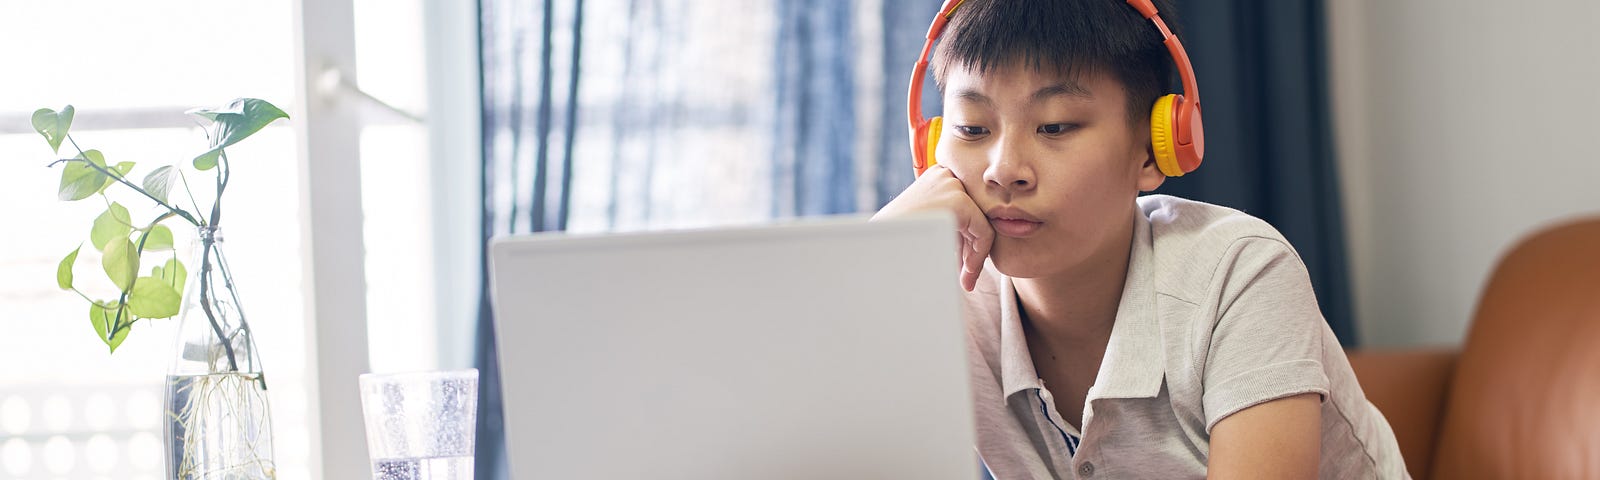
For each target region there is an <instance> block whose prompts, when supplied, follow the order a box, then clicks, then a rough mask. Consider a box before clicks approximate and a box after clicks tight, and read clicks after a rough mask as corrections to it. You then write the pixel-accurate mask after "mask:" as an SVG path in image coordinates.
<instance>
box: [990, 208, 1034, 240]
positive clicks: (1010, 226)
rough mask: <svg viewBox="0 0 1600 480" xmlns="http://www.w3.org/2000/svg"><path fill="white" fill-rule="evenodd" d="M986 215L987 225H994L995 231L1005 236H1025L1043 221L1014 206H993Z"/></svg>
mask: <svg viewBox="0 0 1600 480" xmlns="http://www.w3.org/2000/svg"><path fill="white" fill-rule="evenodd" d="M988 216H989V225H990V226H993V227H994V231H995V233H999V234H1001V235H1005V236H1007V237H1014V238H1023V237H1027V236H1030V235H1033V234H1034V232H1038V231H1039V228H1040V227H1042V226H1044V222H1043V221H1040V220H1039V218H1038V217H1035V216H1033V215H1031V214H1029V213H1028V212H1025V211H1022V209H1019V208H1015V207H997V208H993V209H990V210H989V212H988Z"/></svg>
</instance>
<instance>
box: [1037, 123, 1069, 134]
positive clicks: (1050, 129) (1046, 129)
mask: <svg viewBox="0 0 1600 480" xmlns="http://www.w3.org/2000/svg"><path fill="white" fill-rule="evenodd" d="M1077 127H1078V126H1077V125H1076V124H1071V123H1052V124H1048V125H1040V126H1039V133H1043V134H1045V135H1060V134H1063V133H1067V132H1070V131H1072V130H1074V129H1077Z"/></svg>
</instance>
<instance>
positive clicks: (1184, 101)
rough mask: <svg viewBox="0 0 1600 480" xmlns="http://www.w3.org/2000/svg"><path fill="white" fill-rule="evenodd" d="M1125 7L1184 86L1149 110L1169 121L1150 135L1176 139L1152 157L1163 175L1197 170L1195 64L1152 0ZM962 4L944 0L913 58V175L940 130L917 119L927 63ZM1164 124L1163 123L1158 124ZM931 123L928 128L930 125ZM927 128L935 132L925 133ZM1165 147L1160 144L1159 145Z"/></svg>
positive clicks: (909, 112) (1200, 134) (1133, 0)
mask: <svg viewBox="0 0 1600 480" xmlns="http://www.w3.org/2000/svg"><path fill="white" fill-rule="evenodd" d="M1126 1H1127V3H1128V5H1130V6H1132V7H1133V8H1134V10H1137V11H1138V12H1139V15H1140V16H1143V17H1144V18H1145V19H1147V20H1150V21H1151V23H1153V24H1155V27H1156V29H1157V30H1159V31H1160V32H1161V43H1162V44H1163V45H1166V47H1167V53H1168V54H1170V55H1171V56H1172V61H1173V63H1174V64H1175V65H1176V66H1177V68H1178V78H1179V79H1180V81H1181V82H1182V84H1183V93H1184V94H1183V95H1176V96H1175V98H1174V99H1173V100H1171V101H1168V100H1167V99H1166V98H1165V97H1163V101H1160V102H1157V106H1158V107H1163V106H1164V105H1167V104H1170V105H1171V108H1172V111H1170V112H1160V111H1157V112H1153V113H1152V117H1156V118H1162V119H1167V120H1170V123H1171V125H1170V126H1163V125H1155V124H1154V123H1153V124H1152V132H1153V134H1155V135H1162V134H1163V132H1166V133H1167V134H1170V135H1172V136H1173V137H1175V138H1158V139H1155V140H1154V141H1155V142H1156V143H1157V146H1158V150H1160V149H1161V147H1162V146H1165V147H1166V148H1167V149H1168V152H1166V153H1167V155H1166V156H1165V157H1163V155H1162V153H1163V152H1160V151H1158V152H1157V156H1158V157H1163V158H1168V157H1170V159H1169V160H1168V162H1170V163H1171V166H1170V167H1168V166H1167V165H1163V166H1162V171H1163V172H1165V173H1167V174H1168V175H1174V176H1177V175H1183V174H1184V173H1187V172H1189V171H1192V170H1194V169H1195V168H1196V167H1199V166H1200V158H1201V156H1202V154H1203V153H1204V150H1205V147H1204V144H1205V142H1204V131H1203V127H1202V126H1201V121H1200V86H1199V84H1198V82H1196V81H1195V76H1194V65H1193V64H1191V63H1190V62H1189V54H1188V52H1186V51H1184V49H1183V43H1182V42H1179V41H1178V37H1177V36H1176V35H1173V34H1172V30H1171V29H1170V28H1168V27H1167V23H1166V22H1165V21H1163V20H1162V19H1161V16H1160V15H1158V14H1159V13H1160V12H1158V11H1157V10H1156V6H1155V3H1153V2H1152V1H1151V0H1126ZM962 3H965V0H945V2H944V4H943V5H942V6H940V7H939V16H937V17H934V19H933V23H932V24H930V25H928V34H927V35H926V40H925V41H924V42H923V44H922V53H921V54H920V55H918V56H917V64H916V66H915V67H913V69H912V73H911V89H910V91H908V92H906V119H907V121H908V122H909V124H910V126H911V151H912V158H913V164H914V167H915V168H916V173H917V175H919V176H920V175H922V172H923V171H924V170H926V169H927V168H928V167H929V166H930V165H932V164H933V163H934V158H933V148H932V145H934V144H936V143H937V139H938V135H939V132H938V131H936V130H937V128H939V124H941V123H942V122H939V121H938V120H939V118H938V117H935V118H933V119H929V118H927V117H924V116H922V82H923V79H924V78H926V77H927V76H928V60H929V58H930V57H931V56H932V55H933V44H934V42H935V41H937V40H938V39H939V36H940V35H942V34H943V33H944V27H945V25H947V24H949V23H950V17H951V16H952V15H955V11H956V9H957V8H959V7H961V4H962ZM1163 123H1165V122H1163ZM930 124H932V125H930ZM930 126H932V127H933V128H934V129H935V131H930V129H929V127H930ZM1164 140H1165V144H1164V145H1163V143H1162V142H1163V141H1164Z"/></svg>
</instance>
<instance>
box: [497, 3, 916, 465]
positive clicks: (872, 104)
mask: <svg viewBox="0 0 1600 480" xmlns="http://www.w3.org/2000/svg"><path fill="white" fill-rule="evenodd" d="M938 5H939V0H868V1H847V0H821V1H811V2H802V1H797V0H768V1H755V2H751V1H742V0H699V1H689V0H480V2H479V7H480V12H481V18H480V27H481V37H480V38H481V50H482V59H481V61H482V68H483V131H484V137H483V149H484V158H483V171H484V177H483V192H484V198H483V206H484V210H483V225H484V227H483V238H484V240H485V242H487V241H488V239H489V238H491V237H493V236H496V235H505V234H510V233H524V232H542V231H561V230H566V231H619V230H637V229H652V228H677V227H692V226H705V225H715V224H726V223H739V222H751V221H760V220H766V219H772V218H788V217H797V216H805V215H823V214H839V213H853V212H870V211H873V210H876V209H877V208H878V207H880V206H882V205H883V204H884V203H887V202H888V201H889V200H890V199H892V198H893V197H894V195H895V194H898V193H899V192H900V190H901V189H903V188H904V187H905V186H906V185H908V184H909V183H910V182H911V179H912V178H911V171H910V164H911V159H910V152H909V151H907V150H906V145H907V144H908V140H907V137H906V129H905V120H904V112H905V105H904V102H905V100H904V99H905V97H906V95H905V89H906V85H907V76H908V75H909V73H910V67H911V65H912V64H913V63H914V62H915V58H914V57H915V56H916V53H917V52H916V51H917V49H918V48H919V47H920V46H921V40H922V34H923V32H924V31H925V29H926V28H927V22H928V20H929V15H931V13H932V12H934V11H937V9H938ZM927 96H928V97H930V98H931V97H935V96H936V95H933V94H929V95H927ZM934 100H935V101H936V100H937V99H936V98H935V99H934ZM931 108H937V105H934V106H933V107H931ZM485 260H486V259H485ZM484 272H485V273H484V276H483V278H484V280H485V282H486V283H485V285H487V279H488V277H487V264H485V270H484ZM490 315H491V312H490V309H489V303H488V294H487V292H484V295H483V296H482V300H481V301H480V315H479V320H478V325H477V327H478V332H479V335H478V337H479V349H478V355H477V363H478V366H479V368H480V369H481V370H482V371H483V373H484V375H483V377H482V381H481V382H480V384H481V387H480V388H481V389H482V390H481V391H480V403H481V405H482V410H481V412H480V415H479V425H478V435H479V438H478V464H477V472H478V474H477V476H478V478H490V479H501V478H505V475H506V472H505V449H504V431H503V427H502V424H501V420H502V412H503V411H504V409H503V406H502V404H501V395H500V384H499V365H497V364H496V353H495V350H494V347H495V345H494V328H493V327H494V325H493V319H492V318H491V316H490Z"/></svg>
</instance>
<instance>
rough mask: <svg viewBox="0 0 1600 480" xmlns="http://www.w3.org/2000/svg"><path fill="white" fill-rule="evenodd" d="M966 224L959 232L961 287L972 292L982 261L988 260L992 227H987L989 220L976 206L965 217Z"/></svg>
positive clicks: (981, 269) (981, 267)
mask: <svg viewBox="0 0 1600 480" xmlns="http://www.w3.org/2000/svg"><path fill="white" fill-rule="evenodd" d="M966 223H967V224H966V225H965V228H963V229H962V232H961V237H962V239H963V242H962V245H961V247H962V248H961V259H962V265H961V270H962V272H961V286H962V287H965V288H966V289H967V291H972V289H973V288H974V287H976V286H977V284H978V276H979V274H980V273H981V272H983V261H984V260H985V259H987V258H989V247H990V246H991V245H992V244H993V242H994V227H992V226H990V225H989V218H988V217H987V216H985V215H984V214H983V212H982V211H979V210H978V209H977V206H976V205H973V208H972V211H971V212H969V213H968V214H967V215H966Z"/></svg>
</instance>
